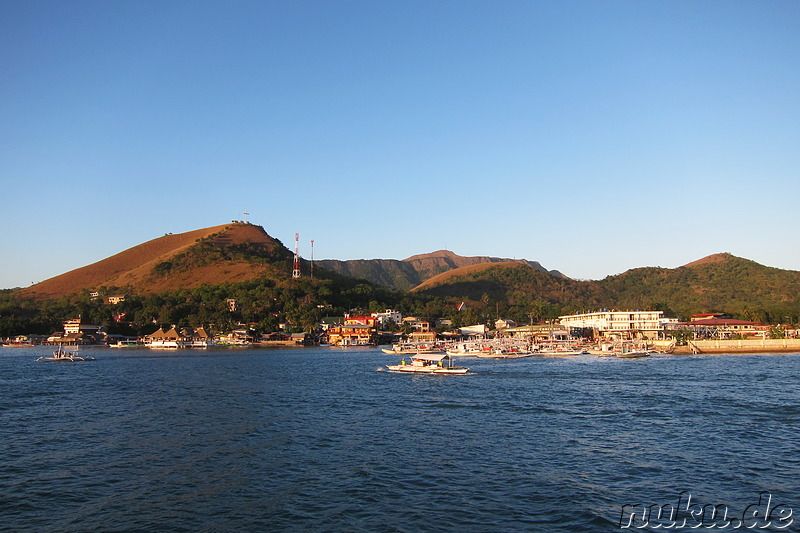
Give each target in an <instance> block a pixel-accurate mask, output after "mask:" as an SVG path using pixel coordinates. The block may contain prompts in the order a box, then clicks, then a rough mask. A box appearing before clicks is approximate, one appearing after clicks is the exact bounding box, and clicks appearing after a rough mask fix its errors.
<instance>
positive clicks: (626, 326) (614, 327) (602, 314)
mask: <svg viewBox="0 0 800 533" xmlns="http://www.w3.org/2000/svg"><path fill="white" fill-rule="evenodd" d="M663 315H664V312H663V311H599V312H596V313H581V314H577V315H566V316H560V317H558V318H559V321H560V323H561V324H562V325H564V326H567V327H569V328H583V329H592V330H594V332H595V333H596V334H598V335H600V336H602V337H607V338H616V339H657V338H658V337H659V333H660V332H662V331H664V330H665V329H666V327H667V325H668V324H671V323H674V322H677V320H675V319H670V318H664V316H663Z"/></svg>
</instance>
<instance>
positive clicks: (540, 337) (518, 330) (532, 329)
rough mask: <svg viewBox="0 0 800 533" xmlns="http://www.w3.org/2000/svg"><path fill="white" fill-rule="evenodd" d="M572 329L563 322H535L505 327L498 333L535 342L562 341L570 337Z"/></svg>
mask: <svg viewBox="0 0 800 533" xmlns="http://www.w3.org/2000/svg"><path fill="white" fill-rule="evenodd" d="M569 333H570V330H569V328H568V327H567V326H563V325H561V324H533V325H530V326H515V327H511V328H505V329H503V330H502V331H499V332H498V334H499V335H502V336H504V337H512V338H517V339H528V340H530V341H535V342H544V341H560V340H568V339H569V336H570V335H569Z"/></svg>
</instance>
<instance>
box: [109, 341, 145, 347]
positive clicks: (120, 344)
mask: <svg viewBox="0 0 800 533" xmlns="http://www.w3.org/2000/svg"><path fill="white" fill-rule="evenodd" d="M139 346H142V345H141V344H139V341H119V342H117V343H115V344H109V345H108V347H109V348H137V347H139Z"/></svg>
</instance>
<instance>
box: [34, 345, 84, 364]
mask: <svg viewBox="0 0 800 533" xmlns="http://www.w3.org/2000/svg"><path fill="white" fill-rule="evenodd" d="M36 360H37V361H47V362H51V363H77V362H79V361H94V360H95V359H94V357H92V356H89V355H78V349H77V348H76V349H75V351H74V352H73V351H69V350H64V349H63V348H62V346H61V345H60V344H59V345H58V350H55V351H53V355H52V356H47V355H43V356H42V357H39V358H37V359H36Z"/></svg>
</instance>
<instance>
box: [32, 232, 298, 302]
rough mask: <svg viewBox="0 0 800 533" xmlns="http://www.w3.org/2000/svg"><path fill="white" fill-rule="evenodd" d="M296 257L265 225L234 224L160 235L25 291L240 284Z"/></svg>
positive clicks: (36, 294) (143, 290) (44, 295)
mask: <svg viewBox="0 0 800 533" xmlns="http://www.w3.org/2000/svg"><path fill="white" fill-rule="evenodd" d="M291 256H292V254H291V252H290V251H289V250H287V249H286V248H285V247H284V246H283V244H281V242H280V241H278V240H277V239H274V238H273V237H270V236H269V235H268V234H267V233H266V231H264V228H262V227H261V226H256V225H253V224H244V223H231V224H225V225H221V226H213V227H210V228H204V229H199V230H194V231H189V232H186V233H178V234H167V235H164V236H163V237H158V238H156V239H153V240H150V241H147V242H145V243H143V244H139V245H138V246H134V247H132V248H129V249H127V250H125V251H122V252H120V253H118V254H115V255H113V256H111V257H108V258H106V259H103V260H101V261H98V262H96V263H93V264H91V265H88V266H85V267H81V268H77V269H75V270H71V271H69V272H66V273H64V274H61V275H59V276H55V277H53V278H50V279H47V280H45V281H42V282H41V283H37V284H35V285H32V286H30V287H26V288H24V289H20V291H19V295H20V296H22V297H24V298H32V299H37V300H44V299H54V298H59V297H61V296H66V295H69V294H75V293H77V292H80V291H82V290H96V289H98V288H100V287H117V288H125V289H126V290H132V291H134V292H137V293H139V294H152V293H156V292H161V291H168V290H177V289H181V288H192V287H198V286H200V285H203V284H209V285H216V284H220V283H236V282H241V281H247V280H250V279H253V278H255V277H259V276H264V275H267V274H269V273H270V272H272V271H274V270H275V267H274V266H273V263H276V262H286V261H290V260H291ZM284 270H285V269H284Z"/></svg>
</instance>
